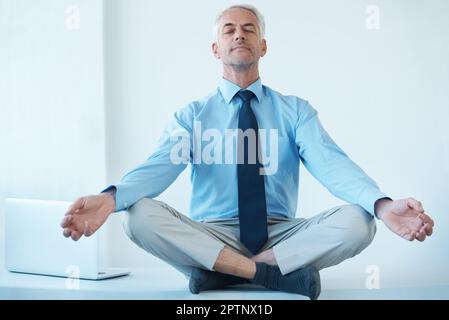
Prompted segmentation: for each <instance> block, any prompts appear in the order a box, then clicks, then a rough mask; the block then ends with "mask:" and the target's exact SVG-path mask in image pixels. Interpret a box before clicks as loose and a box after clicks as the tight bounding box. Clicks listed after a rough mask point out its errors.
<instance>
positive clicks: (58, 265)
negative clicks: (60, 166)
mask: <svg viewBox="0 0 449 320" xmlns="http://www.w3.org/2000/svg"><path fill="white" fill-rule="evenodd" d="M70 204H71V202H64V201H44V200H30V199H14V198H7V199H6V200H5V265H6V269H7V270H9V271H12V272H23V273H32V274H41V275H50V276H59V277H70V278H79V279H89V280H100V279H106V278H115V277H119V276H124V275H127V274H129V272H126V271H123V270H117V269H100V268H99V252H98V251H99V250H98V249H99V238H98V232H97V233H95V234H94V235H92V236H90V237H88V238H86V237H84V236H83V237H82V238H81V239H80V240H78V241H73V240H72V239H71V238H65V237H64V236H63V235H62V231H63V229H62V228H61V226H60V223H61V220H62V219H63V217H64V214H65V212H66V211H67V208H68V207H69V205H70Z"/></svg>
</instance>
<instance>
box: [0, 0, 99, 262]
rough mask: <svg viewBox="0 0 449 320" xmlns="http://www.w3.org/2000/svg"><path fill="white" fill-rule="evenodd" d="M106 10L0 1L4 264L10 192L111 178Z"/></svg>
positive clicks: (62, 2)
mask: <svg viewBox="0 0 449 320" xmlns="http://www.w3.org/2000/svg"><path fill="white" fill-rule="evenodd" d="M102 16H103V8H102V1H101V0H94V1H93V0H80V1H73V0H70V1H69V0H51V1H49V0H47V1H32V0H28V1H26V0H0V120H1V122H0V150H1V151H0V152H1V156H0V217H1V220H0V223H1V224H0V226H1V231H0V235H1V236H0V239H1V240H0V241H1V242H0V248H1V250H0V257H1V258H0V262H1V263H0V266H3V234H4V233H3V210H2V209H3V199H4V198H5V197H19V198H22V197H23V198H36V199H49V200H73V199H75V198H76V197H78V196H80V195H83V194H90V193H96V192H98V190H101V189H100V188H102V187H103V186H104V184H105V182H106V179H105V176H106V173H105V172H106V170H105V166H104V163H105V147H104V130H105V129H104V101H103V100H104V96H103V95H104V90H103V45H102V41H103V23H102ZM78 22H79V23H78ZM55 227H58V226H55Z"/></svg>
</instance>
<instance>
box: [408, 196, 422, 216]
mask: <svg viewBox="0 0 449 320" xmlns="http://www.w3.org/2000/svg"><path fill="white" fill-rule="evenodd" d="M407 205H408V207H409V208H410V209H414V210H416V211H418V212H420V213H422V212H424V208H423V206H422V203H421V202H419V201H418V200H416V199H414V198H408V199H407Z"/></svg>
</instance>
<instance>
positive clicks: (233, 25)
mask: <svg viewBox="0 0 449 320" xmlns="http://www.w3.org/2000/svg"><path fill="white" fill-rule="evenodd" d="M226 27H235V24H233V23H231V22H228V23H226V24H225V25H224V26H223V29H224V28H226ZM243 27H254V28H255V27H256V26H255V25H254V23H251V22H249V23H245V24H244V25H243Z"/></svg>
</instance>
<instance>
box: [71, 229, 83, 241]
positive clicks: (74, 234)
mask: <svg viewBox="0 0 449 320" xmlns="http://www.w3.org/2000/svg"><path fill="white" fill-rule="evenodd" d="M82 235H83V234H82V233H81V232H79V231H72V234H71V235H70V237H71V238H72V240H73V241H78V240H79V238H81V236H82Z"/></svg>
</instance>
